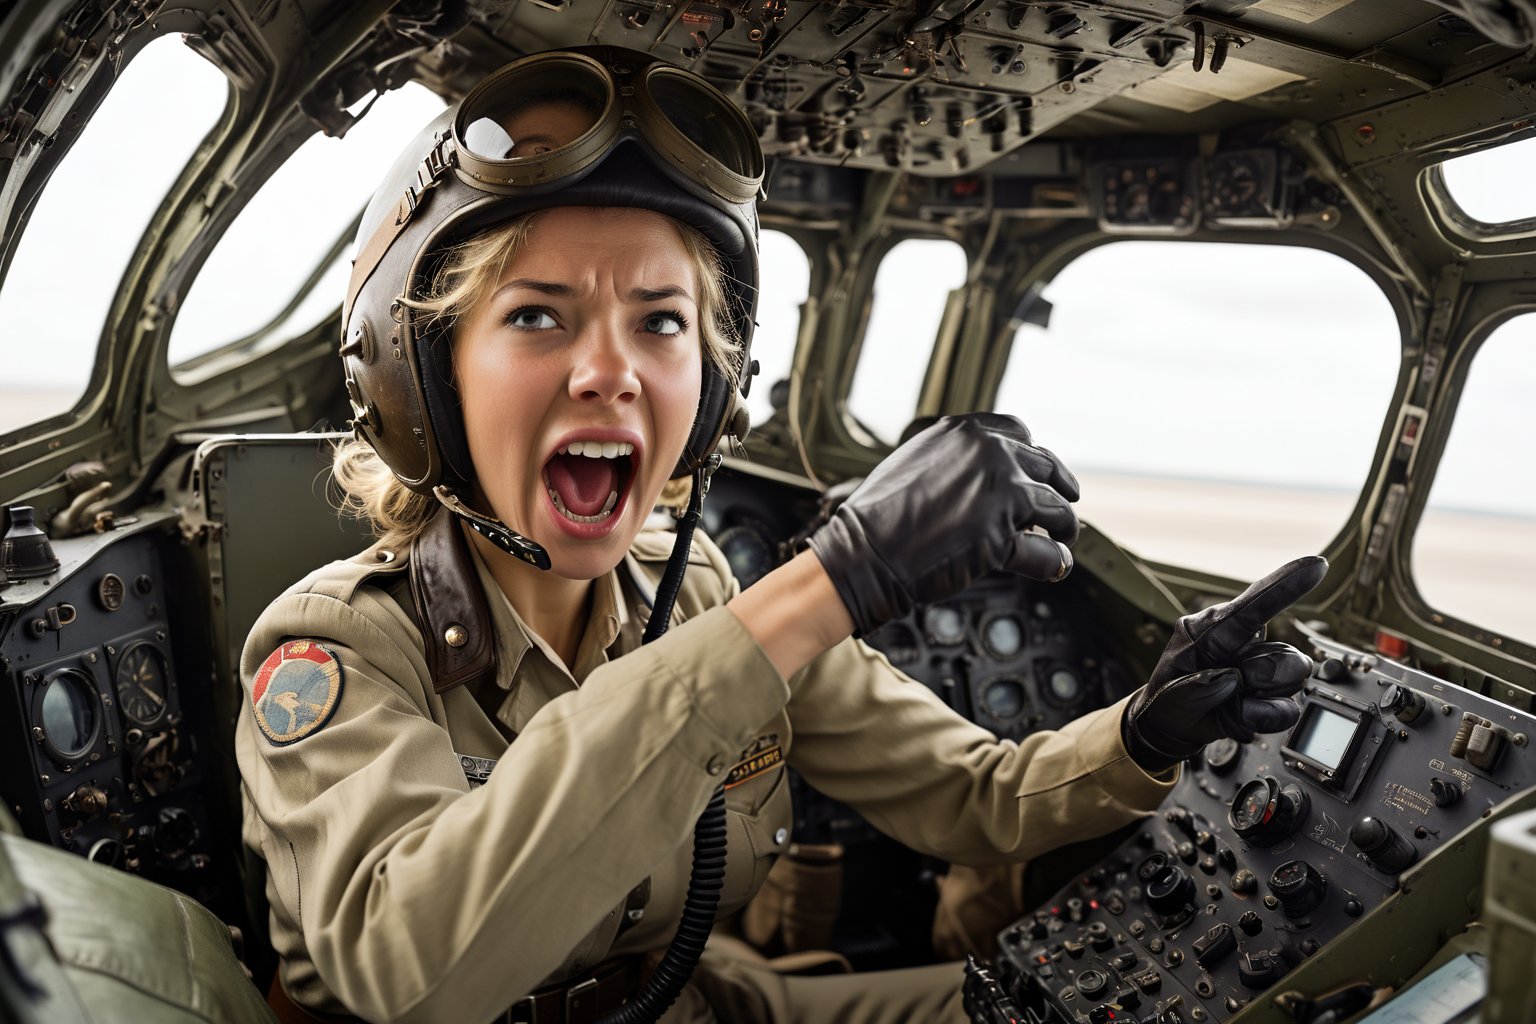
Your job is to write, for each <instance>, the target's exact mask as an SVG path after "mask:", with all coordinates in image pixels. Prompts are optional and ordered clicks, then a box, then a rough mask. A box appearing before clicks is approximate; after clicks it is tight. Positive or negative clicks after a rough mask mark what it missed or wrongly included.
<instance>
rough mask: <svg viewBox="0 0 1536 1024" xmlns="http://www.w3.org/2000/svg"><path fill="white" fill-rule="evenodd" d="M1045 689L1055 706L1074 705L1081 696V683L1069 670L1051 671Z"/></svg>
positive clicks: (1075, 674) (1058, 669) (1057, 669)
mask: <svg viewBox="0 0 1536 1024" xmlns="http://www.w3.org/2000/svg"><path fill="white" fill-rule="evenodd" d="M1045 687H1046V690H1047V692H1049V693H1050V695H1051V700H1052V701H1054V702H1056V703H1057V704H1075V703H1076V702H1077V701H1078V699H1079V698H1081V697H1082V695H1083V681H1082V680H1081V679H1079V678H1078V677H1077V673H1076V672H1073V671H1072V670H1071V669H1069V668H1056V669H1052V670H1051V674H1050V676H1049V677H1048V678H1047V679H1046V681H1045Z"/></svg>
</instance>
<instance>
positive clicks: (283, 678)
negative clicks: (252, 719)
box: [251, 640, 341, 747]
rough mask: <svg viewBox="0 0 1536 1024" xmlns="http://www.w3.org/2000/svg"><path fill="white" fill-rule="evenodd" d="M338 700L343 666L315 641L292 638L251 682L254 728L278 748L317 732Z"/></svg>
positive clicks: (272, 655) (274, 652) (265, 662)
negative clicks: (255, 726)
mask: <svg viewBox="0 0 1536 1024" xmlns="http://www.w3.org/2000/svg"><path fill="white" fill-rule="evenodd" d="M340 700H341V662H339V661H337V660H336V656H335V655H334V654H332V653H331V652H330V651H328V650H326V649H325V648H324V647H321V646H320V645H319V644H317V643H315V642H314V641H313V640H290V641H289V642H288V643H286V644H283V646H281V647H279V648H278V649H277V650H275V651H273V652H272V653H271V654H269V655H267V660H266V661H264V662H262V663H261V668H260V669H259V670H257V672H256V681H255V682H254V683H252V684H251V710H252V711H254V712H255V714H256V725H257V726H258V727H259V728H260V729H261V731H262V732H263V733H265V734H266V737H267V739H269V740H271V741H272V743H274V744H275V745H277V746H280V747H281V746H286V745H288V744H289V743H296V742H298V741H299V740H301V739H303V738H304V737H305V736H308V735H309V734H310V733H312V732H316V731H318V730H319V728H320V727H321V726H322V725H324V724H325V723H326V722H327V721H329V720H330V717H331V714H332V713H333V712H334V711H335V710H336V705H337V703H338V702H339V701H340Z"/></svg>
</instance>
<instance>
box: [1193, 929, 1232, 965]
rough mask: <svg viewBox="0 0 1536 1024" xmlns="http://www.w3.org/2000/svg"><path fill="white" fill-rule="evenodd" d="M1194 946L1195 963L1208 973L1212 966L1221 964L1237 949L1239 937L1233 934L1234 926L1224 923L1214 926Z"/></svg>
mask: <svg viewBox="0 0 1536 1024" xmlns="http://www.w3.org/2000/svg"><path fill="white" fill-rule="evenodd" d="M1193 946H1194V950H1195V963H1197V964H1199V965H1200V967H1201V968H1202V969H1203V970H1207V971H1208V970H1210V969H1211V967H1212V965H1214V964H1217V963H1219V962H1221V960H1222V959H1224V958H1225V957H1226V956H1227V955H1228V954H1229V953H1231V952H1232V951H1233V950H1234V949H1236V948H1237V936H1236V935H1235V934H1234V933H1233V931H1232V926H1231V925H1229V924H1227V923H1226V922H1225V921H1223V922H1221V923H1220V924H1218V925H1213V926H1212V927H1211V929H1210V930H1209V931H1207V932H1206V933H1205V934H1204V935H1202V936H1200V937H1199V938H1198V939H1196V940H1195V941H1194V943H1193Z"/></svg>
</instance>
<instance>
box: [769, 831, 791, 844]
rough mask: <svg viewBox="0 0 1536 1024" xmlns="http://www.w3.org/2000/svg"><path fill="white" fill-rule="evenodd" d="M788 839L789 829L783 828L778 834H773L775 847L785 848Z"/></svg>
mask: <svg viewBox="0 0 1536 1024" xmlns="http://www.w3.org/2000/svg"><path fill="white" fill-rule="evenodd" d="M788 838H789V829H787V828H781V829H779V830H778V831H777V832H775V833H774V834H773V845H774V846H783V845H784V841H785V840H787V839H788Z"/></svg>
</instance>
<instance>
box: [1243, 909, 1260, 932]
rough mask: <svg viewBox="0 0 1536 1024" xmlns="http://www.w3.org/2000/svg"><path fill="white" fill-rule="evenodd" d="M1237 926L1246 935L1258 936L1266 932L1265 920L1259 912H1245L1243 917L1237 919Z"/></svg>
mask: <svg viewBox="0 0 1536 1024" xmlns="http://www.w3.org/2000/svg"><path fill="white" fill-rule="evenodd" d="M1237 926H1238V927H1239V928H1241V929H1242V930H1243V934H1244V935H1257V934H1259V932H1261V931H1263V930H1264V919H1263V918H1262V917H1260V916H1259V914H1258V911H1255V910H1245V911H1243V916H1242V917H1239V918H1238V919H1237Z"/></svg>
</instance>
